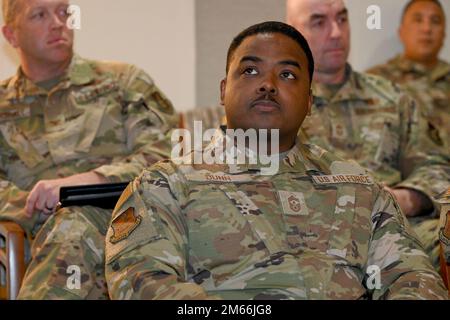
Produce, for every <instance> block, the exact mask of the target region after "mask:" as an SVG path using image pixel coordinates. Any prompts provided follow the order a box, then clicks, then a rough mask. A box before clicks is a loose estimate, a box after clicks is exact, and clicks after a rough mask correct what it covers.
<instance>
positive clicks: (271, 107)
mask: <svg viewBox="0 0 450 320" xmlns="http://www.w3.org/2000/svg"><path fill="white" fill-rule="evenodd" d="M251 108H252V109H256V110H258V111H261V112H272V111H276V110H280V105H279V104H278V102H276V101H274V100H271V99H258V100H256V101H254V102H253V103H252V104H251Z"/></svg>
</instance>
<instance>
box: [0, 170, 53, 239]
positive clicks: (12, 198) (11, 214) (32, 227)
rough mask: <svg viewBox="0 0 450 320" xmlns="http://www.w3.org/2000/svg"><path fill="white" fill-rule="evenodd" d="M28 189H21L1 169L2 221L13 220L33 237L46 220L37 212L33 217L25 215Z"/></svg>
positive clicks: (0, 203) (0, 205)
mask: <svg viewBox="0 0 450 320" xmlns="http://www.w3.org/2000/svg"><path fill="white" fill-rule="evenodd" d="M27 197H28V191H24V190H21V189H20V188H19V187H17V186H16V185H15V184H13V183H12V182H11V181H8V180H7V177H6V175H5V174H3V173H2V172H1V170H0V222H1V221H13V222H15V223H17V224H19V225H20V226H21V227H22V229H24V230H25V232H26V233H27V235H28V236H29V237H33V236H34V235H35V234H36V232H37V231H38V230H39V228H40V226H41V225H42V223H43V222H44V221H45V218H46V217H45V216H44V215H43V214H42V213H40V214H35V215H33V216H32V217H31V218H28V217H26V215H25V210H24V207H25V203H26V200H27Z"/></svg>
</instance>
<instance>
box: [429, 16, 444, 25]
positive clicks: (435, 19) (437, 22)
mask: <svg viewBox="0 0 450 320" xmlns="http://www.w3.org/2000/svg"><path fill="white" fill-rule="evenodd" d="M431 23H432V24H434V25H441V24H442V20H441V18H439V17H433V18H431Z"/></svg>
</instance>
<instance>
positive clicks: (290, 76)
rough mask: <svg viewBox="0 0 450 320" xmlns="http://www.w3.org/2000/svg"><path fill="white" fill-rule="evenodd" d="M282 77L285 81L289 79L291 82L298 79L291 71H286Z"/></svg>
mask: <svg viewBox="0 0 450 320" xmlns="http://www.w3.org/2000/svg"><path fill="white" fill-rule="evenodd" d="M281 77H282V78H284V79H289V80H295V79H297V77H296V76H295V74H293V73H292V72H290V71H285V72H283V73H281Z"/></svg>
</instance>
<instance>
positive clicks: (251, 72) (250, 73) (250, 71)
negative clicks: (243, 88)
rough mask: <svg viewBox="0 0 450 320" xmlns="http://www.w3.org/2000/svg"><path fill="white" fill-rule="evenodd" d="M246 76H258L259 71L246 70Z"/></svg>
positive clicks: (253, 69)
mask: <svg viewBox="0 0 450 320" xmlns="http://www.w3.org/2000/svg"><path fill="white" fill-rule="evenodd" d="M244 74H248V75H257V74H258V71H257V70H256V69H255V68H247V69H245V70H244Z"/></svg>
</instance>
